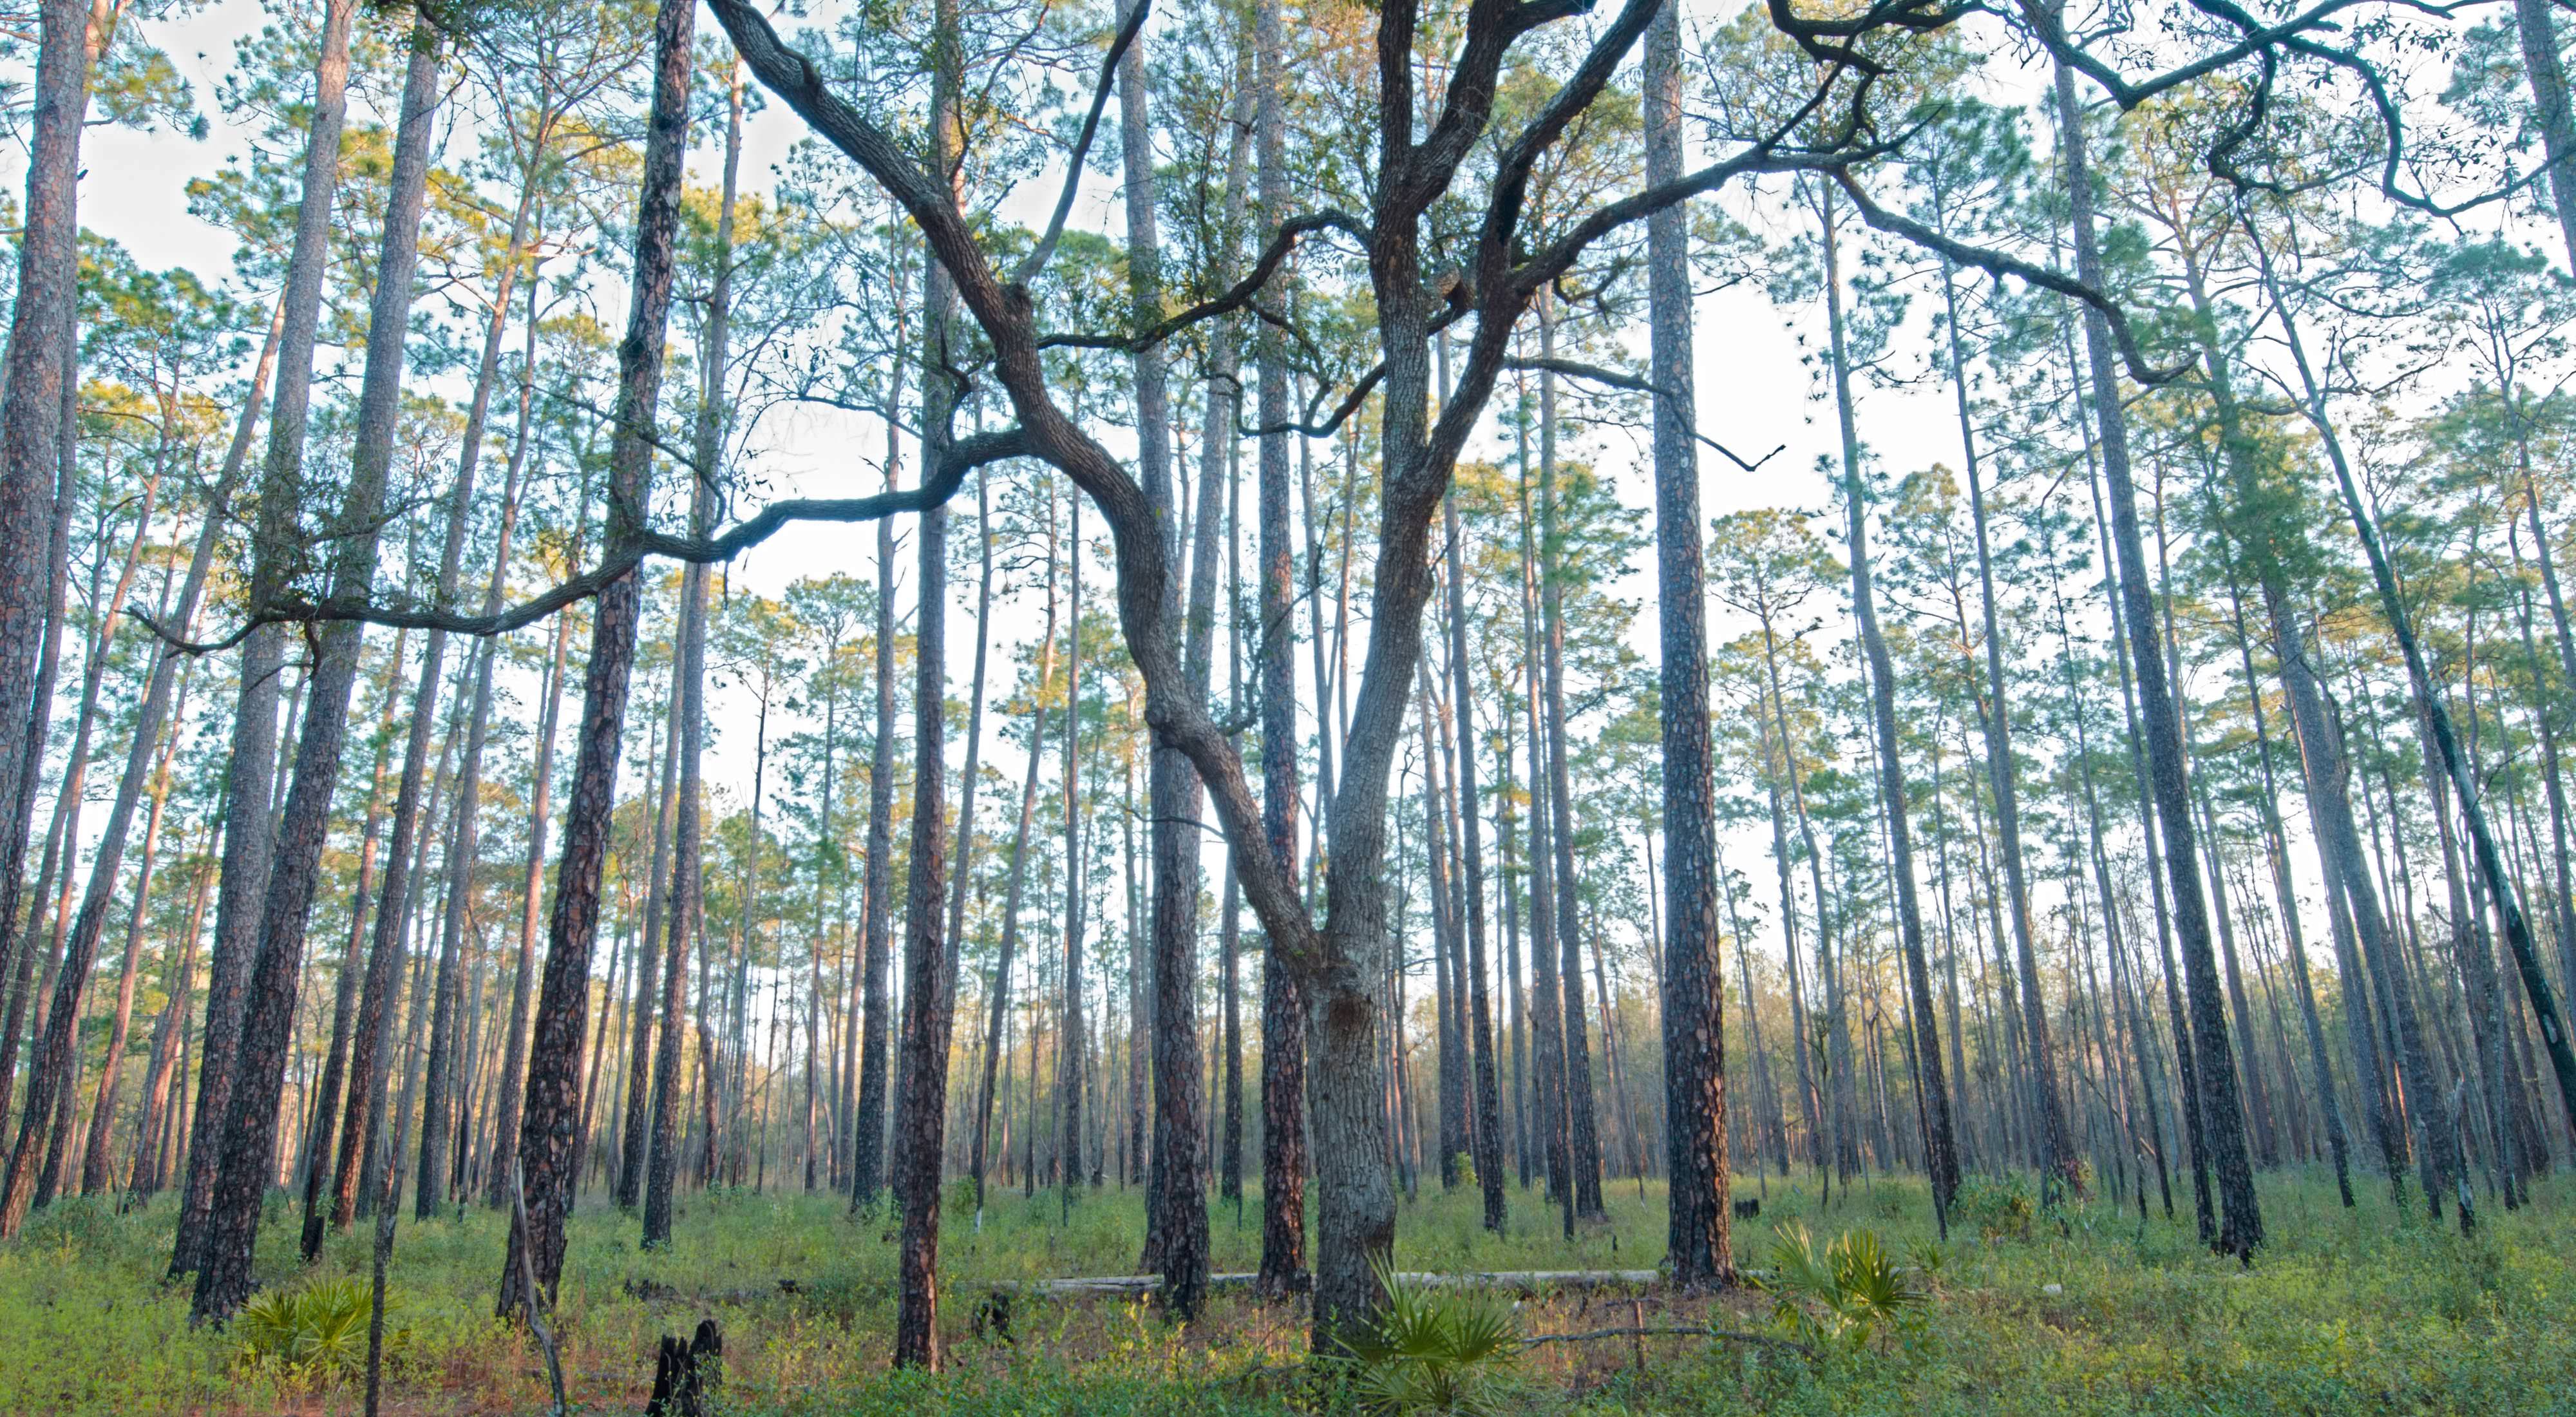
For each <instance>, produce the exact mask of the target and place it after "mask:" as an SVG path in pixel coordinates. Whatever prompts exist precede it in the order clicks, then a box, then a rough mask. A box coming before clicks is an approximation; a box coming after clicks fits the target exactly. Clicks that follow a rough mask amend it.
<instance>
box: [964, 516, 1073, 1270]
mask: <svg viewBox="0 0 2576 1417" xmlns="http://www.w3.org/2000/svg"><path fill="white" fill-rule="evenodd" d="M1047 523H1048V531H1049V537H1048V542H1049V556H1048V559H1047V569H1046V603H1047V608H1046V632H1045V634H1043V635H1042V636H1041V637H1040V638H1039V640H1038V657H1037V668H1038V672H1037V681H1036V688H1035V691H1034V692H1033V693H1032V694H1031V702H1032V704H1033V705H1034V711H1033V712H1032V713H1031V715H1030V718H1029V749H1028V776H1027V777H1026V778H1025V779H1024V780H1023V781H1022V782H1021V785H1020V819H1019V827H1018V829H1017V830H1016V831H1014V832H1013V833H1012V834H1011V865H1010V870H1009V873H1008V876H1007V881H1008V884H1006V885H1005V886H1004V887H1003V889H1002V942H1001V944H1000V946H999V952H998V955H997V957H996V958H995V960H994V962H993V980H992V985H991V991H992V992H991V1013H990V1018H989V1022H988V1023H987V1025H986V1028H985V1031H984V1077H983V1082H982V1083H981V1085H980V1086H979V1087H978V1088H977V1090H976V1094H975V1149H974V1151H973V1153H972V1155H971V1156H970V1158H969V1174H970V1175H972V1176H973V1177H974V1179H975V1212H976V1215H977V1217H978V1219H979V1220H980V1219H981V1217H982V1215H983V1209H984V1174H985V1158H986V1148H987V1143H988V1142H989V1141H990V1139H991V1135H992V1123H993V1088H994V1084H995V1081H996V1079H997V1075H998V1074H999V1072H1000V1069H1001V1063H1002V1044H1003V1037H1002V1025H1003V1023H1004V1021H1005V1020H1006V1019H1007V1018H1008V1017H1009V1009H1010V1002H1011V965H1012V962H1013V958H1014V956H1016V955H1017V954H1018V953H1019V944H1020V893H1021V890H1022V888H1023V887H1024V885H1025V884H1026V882H1027V880H1028V853H1029V829H1030V826H1031V825H1032V823H1033V822H1034V821H1035V819H1036V817H1037V808H1038V765H1039V764H1040V763H1042V762H1044V761H1045V760H1046V720H1047V709H1046V690H1047V685H1048V684H1049V682H1050V681H1052V680H1053V679H1054V678H1055V630H1056V627H1055V559H1054V556H1053V542H1054V537H1053V534H1052V533H1053V531H1054V523H1055V507H1054V499H1053V496H1052V495H1051V494H1050V496H1049V498H1048V506H1047Z"/></svg>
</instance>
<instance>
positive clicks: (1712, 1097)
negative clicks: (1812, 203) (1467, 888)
mask: <svg viewBox="0 0 2576 1417" xmlns="http://www.w3.org/2000/svg"><path fill="white" fill-rule="evenodd" d="M1645 101H1646V111H1645V121H1646V169H1647V170H1646V181H1647V183H1648V185H1650V186H1653V185H1660V184H1663V183H1666V182H1673V181H1677V180H1679V179H1680V177H1681V175H1682V170H1683V163H1682V141H1683V140H1682V40H1681V5H1680V0H1667V3H1665V4H1664V5H1663V6H1662V7H1661V8H1660V9H1658V10H1657V12H1656V14H1655V20H1654V23H1653V24H1652V25H1650V26H1649V27H1648V28H1647V30H1646V56H1645ZM1646 303H1647V320H1648V322H1649V330H1648V336H1647V343H1648V347H1649V352H1650V354H1651V357H1652V359H1653V371H1654V381H1655V386H1656V388H1657V390H1658V392H1657V393H1656V395H1655V404H1654V460H1655V461H1654V470H1655V605H1656V615H1657V621H1658V632H1659V633H1658V636H1657V640H1656V644H1657V648H1658V654H1657V664H1658V669H1657V678H1656V687H1657V689H1658V690H1659V694H1658V698H1657V715H1658V717H1657V725H1658V728H1659V730H1660V734H1661V743H1662V746H1663V804H1662V805H1663V820H1664V859H1663V879H1662V880H1661V881H1660V882H1652V881H1650V882H1649V883H1648V886H1647V889H1648V890H1650V891H1651V890H1654V889H1656V888H1658V887H1660V888H1661V890H1662V891H1663V900H1664V906H1663V926H1664V931H1663V938H1662V939H1660V940H1649V941H1647V948H1648V949H1650V950H1654V949H1660V950H1661V951H1662V953H1663V960H1664V963H1663V971H1662V972H1663V1000H1662V1003H1663V1007H1662V1015H1663V1043H1664V1138H1665V1143H1664V1168H1665V1170H1664V1174H1665V1178H1666V1196H1667V1205H1668V1211H1669V1216H1668V1223H1667V1226H1666V1239H1665V1262H1666V1263H1667V1264H1669V1265H1670V1266H1671V1267H1672V1273H1673V1282H1674V1283H1675V1284H1677V1285H1679V1286H1681V1287H1682V1288H1685V1289H1701V1288H1715V1287H1723V1286H1726V1285H1729V1284H1732V1283H1733V1282H1734V1279H1735V1255H1734V1251H1733V1249H1732V1248H1731V1241H1730V1239H1729V1227H1730V1225H1731V1223H1732V1214H1733V1213H1732V1211H1731V1210H1730V1205H1731V1203H1732V1201H1733V1198H1734V1197H1733V1184H1732V1174H1731V1169H1730V1165H1729V1163H1730V1160H1731V1158H1730V1157H1729V1155H1728V1152H1727V1135H1726V1120H1727V1119H1726V1103H1727V1098H1726V953H1725V937H1724V936H1723V934H1722V933H1721V932H1720V930H1719V922H1718V915H1717V907H1718V894H1719V892H1720V891H1721V890H1723V889H1724V884H1723V878H1722V876H1721V875H1720V874H1719V872H1718V866H1717V818H1716V810H1717V804H1716V785H1715V781H1714V778H1713V776H1712V773H1713V763H1714V759H1715V756H1716V755H1715V750H1714V749H1713V747H1712V746H1711V734H1710V730H1709V701H1708V624H1707V615H1708V568H1707V564H1706V558H1705V556H1704V553H1703V552H1702V549H1701V544H1700V503H1699V453H1698V449H1697V447H1696V446H1695V445H1694V444H1693V441H1692V440H1693V436H1694V435H1695V433H1696V432H1697V428H1696V426H1695V425H1696V422H1697V413H1696V411H1695V409H1696V404H1695V401H1694V395H1693V380H1694V375H1693V372H1692V371H1693V369H1694V368H1695V367H1696V366H1695V363H1694V361H1693V359H1692V350H1691V281H1690V230H1689V215H1688V213H1687V212H1686V211H1685V209H1683V208H1681V207H1678V206H1676V207H1667V208H1665V209H1664V210H1662V211H1660V212H1657V213H1656V214H1655V215H1653V216H1651V217H1648V218H1647V219H1646ZM1455 524H1456V523H1455V519H1454V513H1453V517H1452V522H1451V525H1452V527H1453V528H1454V526H1455ZM1451 545H1452V547H1453V548H1454V546H1455V545H1456V534H1455V532H1454V530H1453V531H1452V533H1451ZM1450 555H1451V557H1452V558H1453V559H1452V561H1451V565H1452V567H1453V570H1452V572H1451V574H1452V575H1453V576H1454V575H1455V574H1456V572H1455V570H1454V567H1455V565H1456V561H1455V559H1454V558H1455V557H1456V555H1457V553H1456V551H1455V550H1454V549H1453V550H1452V551H1451V553H1450ZM1450 594H1451V596H1452V597H1453V599H1452V602H1451V608H1450V613H1451V615H1452V617H1453V623H1454V617H1456V616H1457V614H1458V608H1457V604H1456V601H1455V599H1454V597H1455V596H1456V594H1457V590H1456V588H1455V586H1454V585H1453V587H1452V588H1451V591H1450ZM1453 633H1457V634H1458V636H1459V649H1458V657H1459V658H1461V659H1463V658H1464V657H1465V655H1464V641H1465V636H1464V634H1463V632H1453ZM1465 694H1466V670H1465V669H1464V668H1463V667H1461V668H1460V670H1459V695H1460V697H1459V702H1460V705H1461V711H1462V714H1463V710H1464V704H1465V702H1466V699H1465ZM1470 810H1471V811H1472V807H1471V808H1470ZM1470 820H1471V821H1472V820H1473V818H1472V816H1471V817H1470ZM1469 830H1470V831H1471V832H1472V831H1473V828H1472V827H1470V828H1469ZM1470 840H1471V841H1472V838H1471V839H1470ZM1471 849H1472V848H1471ZM1470 860H1471V861H1472V860H1473V858H1472V856H1471V857H1470ZM1471 869H1472V867H1471ZM1740 944H1741V942H1740V940H1739V947H1740ZM1483 972H1484V971H1483V966H1482V963H1481V961H1480V962H1479V964H1478V966H1477V976H1478V977H1477V983H1478V985H1479V986H1480V987H1481V986H1482V984H1483V982H1484V980H1483ZM1751 987H1752V986H1751V983H1750V981H1749V980H1748V981H1747V983H1746V990H1747V992H1746V996H1745V1004H1746V1007H1747V1008H1748V1009H1749V1008H1750V1007H1751V1006H1752V995H1751V992H1750V991H1751ZM1482 1002H1483V1001H1482V999H1481V997H1480V998H1479V1000H1478V1004H1479V1012H1480V1013H1481V1011H1482V1009H1481V1006H1482ZM1606 1002H1607V1001H1606V1000H1605V1003H1606ZM1753 1046H1754V1050H1755V1052H1756V1053H1758V1052H1759V1051H1760V1049H1761V1041H1760V1037H1759V1035H1756V1036H1755V1038H1754V1045H1753ZM1490 1077H1491V1073H1490V1070H1488V1071H1487V1072H1486V1073H1485V1074H1484V1075H1483V1076H1480V1077H1479V1078H1478V1082H1479V1083H1480V1084H1483V1085H1484V1086H1486V1087H1487V1088H1490V1086H1491V1082H1490ZM1485 1096H1486V1097H1490V1096H1491V1093H1490V1091H1488V1092H1487V1093H1486V1094H1485ZM1623 1110H1624V1109H1623ZM1757 1161H1758V1157H1757ZM1757 1169H1759V1168H1758V1166H1757ZM1485 1205H1486V1217H1485V1223H1486V1225H1487V1226H1488V1227H1489V1228H1495V1229H1499V1228H1500V1196H1499V1193H1498V1192H1496V1191H1493V1190H1488V1192H1487V1194H1486V1201H1485Z"/></svg>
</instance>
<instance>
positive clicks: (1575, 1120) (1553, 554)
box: [1538, 292, 1606, 1220]
mask: <svg viewBox="0 0 2576 1417" xmlns="http://www.w3.org/2000/svg"><path fill="white" fill-rule="evenodd" d="M1538 328H1539V350H1540V357H1542V358H1547V359H1553V358H1554V357H1555V356H1556V314H1555V305H1554V303H1553V299H1552V297H1551V296H1550V295H1549V294H1548V293H1545V292H1542V293H1541V295H1540V297H1539V327H1538ZM1538 406H1539V415H1538V416H1539V454H1538V489H1539V520H1540V526H1541V539H1540V546H1541V548H1542V551H1543V553H1544V554H1543V556H1542V558H1541V560H1540V565H1539V606H1540V613H1541V616H1542V620H1543V634H1544V639H1543V640H1542V641H1541V643H1542V644H1543V646H1544V647H1545V650H1546V661H1545V665H1544V668H1545V673H1546V683H1547V791H1548V811H1547V817H1548V844H1549V845H1550V847H1552V848H1553V849H1554V851H1555V854H1556V858H1555V870H1554V872H1553V874H1554V877H1555V880H1554V884H1555V887H1556V910H1555V925H1556V946H1557V954H1558V958H1557V987H1558V991H1559V997H1560V999H1561V1000H1562V1001H1563V1004H1564V1022H1563V1025H1562V1028H1563V1035H1562V1036H1563V1038H1564V1047H1565V1082H1564V1091H1565V1121H1566V1158H1567V1166H1568V1168H1569V1170H1568V1176H1569V1179H1570V1181H1571V1183H1572V1187H1573V1199H1572V1204H1573V1207H1574V1217H1575V1218H1576V1219H1586V1220H1588V1219H1592V1218H1595V1217H1598V1216H1601V1215H1603V1214H1605V1213H1606V1212H1605V1211H1604V1209H1603V1206H1602V1201H1601V1134H1600V1130H1599V1128H1598V1126H1597V1124H1596V1122H1595V1120H1594V1117H1593V1101H1592V1050H1591V1047H1590V1045H1589V1043H1588V1042H1587V1040H1586V1037H1585V1035H1586V1034H1587V1032H1588V1031H1589V1030H1588V1029H1587V1028H1586V1027H1585V1021H1584V1009H1583V935H1582V930H1581V927H1580V924H1579V919H1580V916H1579V913H1578V909H1577V905H1576V898H1577V895H1578V892H1579V891H1580V889H1581V886H1580V882H1579V881H1578V880H1577V878H1576V875H1575V870H1574V788H1573V781H1572V776H1571V773H1570V771H1569V760H1570V758H1571V757H1572V750H1571V749H1570V748H1569V747H1568V745H1567V743H1566V741H1565V739H1566V713H1565V580H1566V576H1567V571H1566V569H1565V528H1564V526H1563V524H1562V520H1561V517H1560V513H1559V509H1558V506H1557V457H1556V426H1557V425H1556V375H1555V374H1554V373H1542V374H1540V375H1539V381H1538Z"/></svg>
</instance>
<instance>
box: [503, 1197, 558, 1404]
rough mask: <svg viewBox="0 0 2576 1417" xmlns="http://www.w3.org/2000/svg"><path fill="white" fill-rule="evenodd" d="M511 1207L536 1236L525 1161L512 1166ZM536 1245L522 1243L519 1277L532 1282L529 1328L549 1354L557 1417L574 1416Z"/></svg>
mask: <svg viewBox="0 0 2576 1417" xmlns="http://www.w3.org/2000/svg"><path fill="white" fill-rule="evenodd" d="M510 1210H511V1214H512V1218H513V1219H515V1220H516V1221H517V1222H518V1226H519V1233H520V1234H521V1235H523V1236H529V1237H534V1236H535V1234H536V1232H535V1231H534V1230H532V1229H530V1228H529V1227H528V1168H527V1166H526V1165H525V1164H524V1163H519V1164H513V1165H512V1166H511V1168H510ZM532 1246H533V1238H532V1239H531V1243H529V1244H522V1245H520V1246H519V1277H520V1280H521V1281H522V1282H523V1283H525V1284H526V1285H527V1286H528V1303H527V1310H526V1312H527V1315H528V1332H529V1333H531V1334H533V1335H535V1336H536V1340H537V1351H538V1352H540V1353H543V1354H545V1355H546V1382H547V1383H548V1384H549V1385H550V1386H552V1387H553V1388H554V1394H555V1417H571V1414H572V1404H570V1403H569V1402H566V1401H565V1400H564V1380H563V1353H562V1351H561V1350H560V1349H559V1348H558V1347H557V1345H556V1343H555V1331H554V1329H553V1327H552V1326H550V1325H549V1324H547V1322H546V1320H545V1315H544V1313H543V1310H544V1309H545V1306H546V1291H545V1290H543V1289H541V1288H539V1287H538V1286H537V1267H536V1264H535V1262H534V1261H532V1260H530V1259H529V1258H528V1251H529V1249H530V1248H532Z"/></svg>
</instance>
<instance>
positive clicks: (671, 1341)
mask: <svg viewBox="0 0 2576 1417" xmlns="http://www.w3.org/2000/svg"><path fill="white" fill-rule="evenodd" d="M723 1379H724V1331H723V1330H721V1329H719V1328H717V1327H716V1321H715V1320H713V1319H700V1320H698V1331H697V1332H696V1333H695V1334H693V1335H691V1336H690V1337H687V1338H675V1337H673V1336H671V1335H670V1334H667V1333H666V1334H664V1335H662V1351H661V1354H660V1356H659V1358H658V1360H657V1361H656V1362H655V1364H654V1368H653V1396H652V1397H651V1398H649V1399H647V1400H646V1401H645V1403H644V1417H707V1413H708V1412H709V1411H710V1409H709V1408H708V1406H707V1395H708V1394H709V1393H710V1392H712V1391H714V1389H715V1387H716V1385H717V1384H718V1383H719V1382H721V1381H723Z"/></svg>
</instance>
